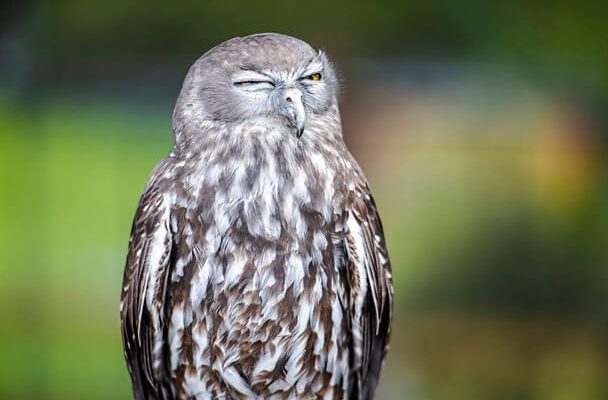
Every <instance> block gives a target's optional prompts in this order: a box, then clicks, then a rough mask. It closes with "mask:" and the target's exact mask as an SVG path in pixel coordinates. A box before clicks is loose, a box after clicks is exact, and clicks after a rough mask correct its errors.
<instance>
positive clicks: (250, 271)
mask: <svg viewBox="0 0 608 400" xmlns="http://www.w3.org/2000/svg"><path fill="white" fill-rule="evenodd" d="M316 73H319V77H322V79H321V78H320V79H319V80H317V79H316V78H317V77H314V76H312V74H316ZM256 74H257V75H256ZM264 76H267V77H268V79H269V82H270V83H264V82H261V83H260V82H257V81H255V80H254V78H255V79H265V78H263V77H264ZM252 77H253V78H252ZM307 77H308V78H307ZM247 79H249V80H247ZM243 82H245V83H243ZM336 91H337V83H336V79H335V74H334V72H333V68H332V66H331V65H330V63H329V62H328V61H327V59H326V57H325V55H324V54H323V53H321V52H316V51H314V50H313V49H312V48H311V47H310V46H308V45H307V44H306V43H304V42H302V41H300V40H298V39H294V38H291V37H289V36H284V35H278V34H261V35H252V36H248V37H244V38H235V39H232V40H230V41H228V42H225V43H223V44H221V45H219V46H217V47H215V48H214V49H212V50H210V51H209V52H207V53H206V54H205V55H204V56H202V57H201V58H200V59H199V60H198V61H197V62H196V63H195V64H194V65H193V67H192V68H191V69H190V71H189V73H188V75H187V77H186V79H185V81H184V86H183V88H182V91H181V93H180V96H179V98H178V101H177V105H176V108H175V111H174V115H173V130H174V147H173V149H172V151H171V153H170V154H169V155H168V156H167V157H166V158H165V159H163V160H162V161H161V162H160V163H159V164H158V165H157V166H156V168H155V169H154V171H153V173H152V175H151V177H150V180H149V182H148V184H147V186H146V188H145V191H144V194H143V196H142V198H141V200H140V203H139V206H138V209H137V212H136V215H135V220H134V222H133V229H132V235H131V240H130V243H129V253H128V257H127V264H126V267H125V275H124V283H123V292H122V302H121V318H122V332H123V343H124V348H125V357H126V359H127V365H128V367H129V372H130V374H131V377H132V380H133V387H134V392H135V396H136V398H137V399H190V398H196V399H207V398H226V399H241V398H276V399H282V398H323V399H326V398H327V399H334V398H335V399H342V398H349V399H357V398H360V399H369V398H372V397H373V393H374V391H375V387H376V383H377V379H378V375H379V373H380V366H381V363H382V360H383V358H384V356H385V352H386V346H387V343H388V335H389V324H390V314H391V306H392V286H391V275H390V266H389V260H388V255H387V252H386V248H385V244H384V238H383V232H382V227H381V224H380V220H379V217H378V214H377V211H376V207H375V204H374V201H373V199H372V197H371V194H370V191H369V188H368V186H367V183H366V181H365V178H364V176H363V174H362V172H361V170H360V168H359V166H358V165H357V163H356V161H355V160H354V159H353V157H352V156H351V154H350V153H349V152H348V150H347V149H346V147H345V145H344V142H343V140H342V132H341V124H340V117H339V112H338V105H337V101H336ZM298 96H300V97H301V100H300V99H299V98H298ZM298 101H301V103H298ZM302 129H303V134H302V136H301V137H299V135H300V134H301V133H302Z"/></svg>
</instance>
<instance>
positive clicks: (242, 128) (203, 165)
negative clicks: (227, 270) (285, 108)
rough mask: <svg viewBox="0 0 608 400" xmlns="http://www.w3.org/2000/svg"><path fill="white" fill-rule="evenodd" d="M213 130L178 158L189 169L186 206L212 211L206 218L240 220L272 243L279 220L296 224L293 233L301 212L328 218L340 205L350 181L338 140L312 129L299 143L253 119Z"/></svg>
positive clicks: (283, 131)
mask: <svg viewBox="0 0 608 400" xmlns="http://www.w3.org/2000/svg"><path fill="white" fill-rule="evenodd" d="M213 129H214V131H213V133H209V134H208V135H206V136H205V137H206V140H202V141H201V143H199V144H198V145H199V146H197V147H196V150H194V148H195V147H194V146H190V148H188V149H187V150H186V151H185V152H184V150H185V149H182V153H181V154H180V155H179V158H180V159H182V160H184V161H185V163H184V164H185V165H188V166H189V168H188V169H187V170H186V169H184V175H182V178H181V179H180V181H181V183H180V185H183V189H184V191H185V192H186V193H188V196H189V197H190V198H191V200H190V201H189V203H191V204H193V203H197V202H198V203H199V204H198V207H200V208H201V209H205V210H215V211H214V212H215V213H216V215H214V216H208V218H213V219H215V218H218V216H219V217H220V219H223V218H224V217H225V218H226V220H227V221H232V220H234V218H236V217H237V216H238V218H241V219H242V218H244V219H245V223H247V224H248V227H249V229H250V231H251V232H252V234H255V235H258V236H262V237H265V238H266V239H268V240H273V239H276V237H275V235H276V234H277V232H278V231H280V229H279V228H280V227H279V225H280V223H279V222H278V221H294V224H295V225H294V229H296V230H295V231H297V226H298V220H299V218H300V217H301V216H302V214H301V210H308V211H307V212H312V213H317V214H318V215H320V216H321V217H322V219H323V220H325V221H326V222H328V221H330V220H331V218H332V215H333V214H334V213H335V212H336V207H339V206H338V205H339V204H340V203H341V201H340V199H337V198H336V197H335V193H340V192H342V191H340V190H337V189H338V187H337V186H340V185H345V184H346V182H348V179H347V178H346V176H345V174H346V173H347V172H348V168H345V167H344V165H342V164H343V163H342V164H340V165H339V164H338V163H339V161H338V160H340V159H341V157H339V155H340V151H341V150H342V149H341V148H340V146H342V147H343V143H342V142H341V140H340V142H339V143H334V142H332V141H326V142H324V143H320V142H319V141H318V140H316V138H318V137H319V132H315V131H314V130H313V129H314V127H311V130H310V131H309V132H305V133H304V135H306V134H308V135H309V137H308V138H307V137H305V136H303V137H301V138H300V139H298V138H296V137H295V135H293V134H292V132H290V131H289V130H287V129H280V128H274V127H272V126H266V127H260V124H258V123H256V121H249V122H248V123H243V124H240V125H236V126H235V125H232V126H221V125H220V124H218V125H216V126H214V127H213ZM212 135H213V136H212ZM211 138H213V139H211ZM182 192H183V191H182ZM201 201H203V202H206V203H207V204H200V202H201ZM217 213H219V214H222V215H223V214H224V213H225V214H226V215H224V216H222V215H219V214H217ZM260 217H263V218H261V219H260ZM259 221H265V222H264V224H262V225H259ZM277 224H278V225H277ZM277 229H278V230H277Z"/></svg>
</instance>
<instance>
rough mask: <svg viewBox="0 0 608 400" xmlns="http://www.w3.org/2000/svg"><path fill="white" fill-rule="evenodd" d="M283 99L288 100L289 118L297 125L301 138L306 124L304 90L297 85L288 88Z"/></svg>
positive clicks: (297, 135) (297, 131) (297, 133)
mask: <svg viewBox="0 0 608 400" xmlns="http://www.w3.org/2000/svg"><path fill="white" fill-rule="evenodd" d="M283 99H284V100H285V102H286V106H287V114H288V118H289V119H290V120H291V121H292V122H293V124H294V125H295V127H296V137H297V138H298V139H299V138H300V137H301V136H302V134H303V133H304V124H305V123H306V112H305V111H304V104H303V103H302V92H301V91H300V89H297V88H295V87H290V88H287V89H285V92H284V93H283Z"/></svg>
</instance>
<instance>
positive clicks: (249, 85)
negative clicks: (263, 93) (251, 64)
mask: <svg viewBox="0 0 608 400" xmlns="http://www.w3.org/2000/svg"><path fill="white" fill-rule="evenodd" d="M233 84H234V86H237V87H241V88H244V89H247V90H264V89H272V88H273V87H274V83H273V82H271V81H251V80H249V81H236V82H234V83H233Z"/></svg>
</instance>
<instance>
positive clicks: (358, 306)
mask: <svg viewBox="0 0 608 400" xmlns="http://www.w3.org/2000/svg"><path fill="white" fill-rule="evenodd" d="M355 193H356V196H354V200H353V201H352V203H351V204H350V206H349V207H348V208H347V213H348V214H347V217H346V218H347V220H346V235H345V241H344V243H345V253H346V261H347V264H346V265H347V273H348V280H349V284H350V323H351V329H352V333H353V353H352V354H353V364H352V368H353V370H354V371H357V372H356V373H357V378H358V382H357V387H355V388H354V390H356V391H357V392H358V396H356V395H354V398H360V399H371V398H373V395H374V392H375V389H376V384H377V381H378V376H379V374H380V367H381V365H382V361H383V359H384V356H385V354H386V348H387V346H388V340H389V334H390V319H391V313H392V297H393V288H392V283H391V268H390V263H389V259H388V253H387V250H386V245H385V243H384V234H383V231H382V224H381V222H380V218H379V216H378V213H377V211H376V204H375V202H374V199H373V198H372V196H371V193H370V191H369V188H368V186H367V184H366V183H365V181H364V180H363V179H362V178H361V179H360V181H359V182H358V184H357V186H356V187H355Z"/></svg>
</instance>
